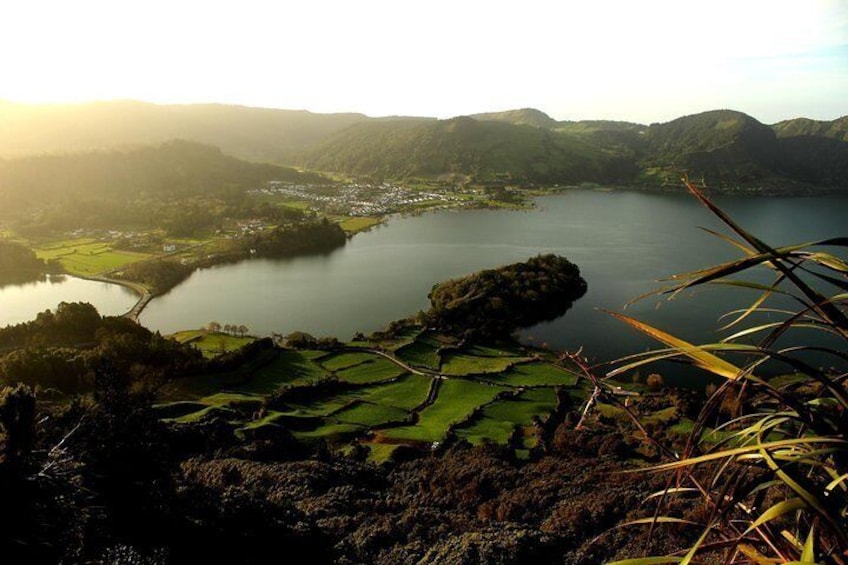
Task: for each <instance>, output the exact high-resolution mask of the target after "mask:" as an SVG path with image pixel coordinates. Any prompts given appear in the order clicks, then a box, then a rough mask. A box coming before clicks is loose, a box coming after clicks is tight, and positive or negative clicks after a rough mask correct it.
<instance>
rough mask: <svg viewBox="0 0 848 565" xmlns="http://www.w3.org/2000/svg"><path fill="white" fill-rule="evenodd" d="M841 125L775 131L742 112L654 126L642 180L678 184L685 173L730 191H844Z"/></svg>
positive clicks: (847, 180) (806, 123) (846, 147)
mask: <svg viewBox="0 0 848 565" xmlns="http://www.w3.org/2000/svg"><path fill="white" fill-rule="evenodd" d="M839 122H840V120H836V121H835V122H812V121H811V120H793V121H792V122H791V123H790V122H783V125H782V126H780V125H778V126H775V128H774V129H773V128H771V127H769V126H766V125H764V124H762V123H760V122H758V121H757V120H755V119H754V118H752V117H750V116H748V115H746V114H743V113H741V112H735V111H732V110H715V111H711V112H703V113H700V114H695V115H692V116H685V117H682V118H678V119H676V120H673V121H671V122H668V123H665V124H653V125H651V126H650V127H649V128H648V129H647V130H646V131H645V134H644V137H645V141H646V154H645V157H644V158H643V159H642V160H641V163H640V164H641V166H642V169H643V180H645V181H646V182H647V183H648V184H650V183H656V182H667V181H668V180H669V178H670V177H671V182H673V183H676V182H677V180H676V177H677V171H681V170H682V171H687V172H688V174H689V176H690V177H691V178H692V179H693V180H695V179H697V180H703V181H704V182H705V183H706V184H707V185H708V186H710V187H713V188H720V189H725V190H734V189H744V190H751V189H757V190H762V189H765V190H769V191H784V190H796V191H797V190H812V188H813V187H816V186H818V187H838V188H845V187H846V186H848V143H845V142H844V141H842V140H840V139H839V133H838V131H839ZM816 124H818V125H816ZM776 132H780V137H778V133H776ZM793 132H795V133H796V134H797V135H792V133H793Z"/></svg>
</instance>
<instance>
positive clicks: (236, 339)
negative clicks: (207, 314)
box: [170, 330, 256, 359]
mask: <svg viewBox="0 0 848 565" xmlns="http://www.w3.org/2000/svg"><path fill="white" fill-rule="evenodd" d="M170 337H171V338H172V339H175V340H176V341H178V342H180V343H190V344H192V345H193V346H194V347H196V348H197V349H199V350H200V351H201V353H203V356H204V357H206V358H207V359H211V358H213V357H217V356H218V355H222V354H224V353H228V352H230V351H235V350H237V349H239V348H241V347H243V346H245V345H247V344H248V343H250V342H252V341H255V340H256V338H255V337H251V336H244V337H242V336H235V335H230V334H226V333H222V332H210V331H207V330H185V331H181V332H177V333H175V334H173V335H171V336H170Z"/></svg>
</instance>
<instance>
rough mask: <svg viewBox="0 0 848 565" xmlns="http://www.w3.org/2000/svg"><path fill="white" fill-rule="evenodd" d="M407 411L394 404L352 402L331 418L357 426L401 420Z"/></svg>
mask: <svg viewBox="0 0 848 565" xmlns="http://www.w3.org/2000/svg"><path fill="white" fill-rule="evenodd" d="M408 415H409V413H408V412H407V411H406V410H403V409H401V408H395V407H394V406H383V405H381V404H372V403H370V402H353V403H351V404H350V405H349V406H346V407H345V408H344V409H342V410H339V411H338V412H336V413H335V414H333V419H335V420H338V421H339V422H345V423H348V424H356V425H359V426H366V427H372V426H378V425H381V424H385V423H387V422H402V421H404V420H406V418H407V416H408Z"/></svg>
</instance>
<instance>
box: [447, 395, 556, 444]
mask: <svg viewBox="0 0 848 565" xmlns="http://www.w3.org/2000/svg"><path fill="white" fill-rule="evenodd" d="M556 403H557V399H556V392H555V391H554V389H552V388H540V389H532V390H526V391H524V392H522V393H521V394H519V395H518V396H517V397H514V398H505V399H502V400H496V401H495V402H493V403H491V404H489V405H488V406H486V407H485V408H484V409H483V413H482V416H481V417H480V419H478V420H475V421H474V422H471V423H469V425H468V426H463V427H462V428H460V429H457V430H456V435H457V436H458V437H460V438H464V439H467V440H468V441H469V442H471V443H472V444H473V445H479V444H481V443H483V442H484V441H486V440H489V441H493V442H495V443H500V444H503V443H506V442H507V441H508V440H509V438H510V436H511V435H512V433H513V430H515V428H516V427H517V426H519V427H523V426H530V425H531V424H532V422H533V418H534V417H538V418H545V417H546V416H547V415H548V414H550V413H551V411H552V410H553V409H554V408H556Z"/></svg>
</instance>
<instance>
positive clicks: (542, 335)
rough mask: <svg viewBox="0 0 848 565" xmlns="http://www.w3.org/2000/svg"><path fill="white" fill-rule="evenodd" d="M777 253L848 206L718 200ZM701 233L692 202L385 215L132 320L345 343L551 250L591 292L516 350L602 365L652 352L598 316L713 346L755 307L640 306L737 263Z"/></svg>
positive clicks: (596, 193) (714, 295) (840, 228)
mask: <svg viewBox="0 0 848 565" xmlns="http://www.w3.org/2000/svg"><path fill="white" fill-rule="evenodd" d="M717 201H718V202H719V204H720V205H721V206H723V207H724V208H725V209H726V211H727V212H729V213H730V214H731V215H732V216H733V217H734V218H736V219H737V220H738V221H739V222H740V223H741V224H742V225H743V226H745V227H746V228H747V229H749V230H750V231H751V232H753V233H754V234H756V235H758V236H759V237H761V238H762V239H764V240H765V241H767V242H769V243H770V244H772V245H781V244H788V243H796V242H803V241H809V240H814V239H821V238H825V237H832V236H836V235H841V234H844V233H845V231H846V230H845V228H846V221H845V216H844V211H845V210H848V206H846V205H848V197H846V196H822V197H810V198H806V197H805V198H771V197H718V198H717ZM698 226H704V227H708V228H710V229H721V226H720V225H719V223H718V222H717V221H716V220H715V219H714V218H713V217H712V216H711V215H710V214H709V213H708V212H707V211H706V210H705V209H704V208H703V207H701V206H700V205H699V204H697V203H696V202H695V201H694V200H693V199H692V198H691V197H690V196H688V195H685V194H656V193H642V192H630V191H600V190H569V191H566V192H564V193H561V194H557V195H552V196H546V197H541V198H539V199H537V201H536V206H535V208H534V209H532V210H528V211H514V210H466V211H439V212H433V213H425V214H423V215H420V216H413V217H397V218H392V219H391V220H390V221H389V222H388V223H387V224H386V225H383V226H381V227H378V228H376V229H373V230H372V231H370V232H366V233H362V234H359V235H357V236H355V237H354V238H353V239H352V240H351V241H350V242H349V243H348V244H347V245H346V246H345V247H343V248H340V249H338V250H336V251H334V252H332V253H330V254H327V255H321V256H311V257H299V258H294V259H286V260H249V261H245V262H242V263H239V264H235V265H225V266H219V267H214V268H211V269H205V270H201V271H197V272H195V273H194V274H193V275H192V276H191V277H190V278H189V279H188V280H186V281H185V282H184V283H182V284H181V285H179V286H178V287H176V288H175V289H173V290H172V291H171V292H170V293H168V294H166V295H164V296H161V297H158V298H156V299H154V300H153V301H152V302H151V303H150V304H149V306H148V307H147V309H146V310H145V311H144V312H143V313H142V315H141V317H140V321H141V323H142V324H144V325H146V326H148V327H149V328H151V329H154V330H159V331H161V332H162V333H171V332H174V331H177V330H180V329H187V328H198V327H202V326H204V325H206V324H207V323H208V322H210V321H217V322H220V323H222V324H226V323H232V324H245V325H247V326H248V327H249V328H250V330H251V332H253V333H255V334H258V335H268V334H270V333H272V332H277V333H282V334H285V333H288V332H291V331H294V330H301V331H306V332H309V333H312V334H314V335H317V336H325V335H332V336H337V337H339V338H340V339H348V338H350V337H351V336H352V334H353V333H354V332H356V331H362V332H365V333H367V332H370V331H373V330H377V329H381V328H383V327H384V326H385V325H386V324H387V323H388V322H390V321H392V320H396V319H399V318H403V317H406V316H409V315H411V314H413V313H415V312H416V311H418V310H422V309H426V308H427V307H428V304H429V303H428V300H427V293H428V292H429V290H430V289H431V288H432V286H433V285H434V284H435V283H437V282H439V281H442V280H445V279H448V278H452V277H457V276H461V275H464V274H468V273H471V272H474V271H477V270H480V269H484V268H492V267H496V266H498V265H503V264H507V263H512V262H515V261H521V260H525V259H527V258H528V257H531V256H534V255H537V254H539V253H557V254H560V255H563V256H565V257H567V258H568V259H569V260H571V261H572V262H574V263H576V264H577V265H578V266H579V267H580V269H581V272H582V274H583V276H584V278H585V279H586V280H587V282H588V285H589V291H588V292H587V294H586V296H584V297H583V298H582V299H580V300H579V301H578V302H577V303H576V304H575V306H574V307H573V308H572V309H571V310H570V311H569V312H568V313H567V314H566V315H565V316H563V317H561V318H559V319H557V320H555V321H553V322H550V323H546V324H541V325H539V326H536V327H534V328H529V329H527V330H524V331H522V332H521V336H522V338H523V339H524V340H527V341H530V342H533V343H536V344H539V345H541V344H547V345H549V346H550V347H553V348H557V349H570V350H575V349H577V348H580V347H582V348H583V353H584V354H585V355H587V356H589V357H590V358H592V359H597V360H609V359H613V358H616V357H620V356H623V355H627V354H630V353H634V352H636V351H641V350H644V349H645V348H647V347H649V346H651V345H652V344H651V342H650V341H649V340H647V339H646V338H643V337H641V336H640V335H638V334H636V333H635V332H634V331H633V330H631V329H630V328H628V327H626V326H625V325H624V324H622V323H621V322H618V321H616V320H614V319H612V317H611V316H610V315H609V314H607V313H605V312H603V311H602V310H613V311H624V312H625V313H627V314H628V315H631V316H634V317H637V318H639V319H642V320H645V321H647V322H649V323H652V324H655V325H657V326H658V327H661V328H663V329H666V330H668V331H671V332H673V333H675V334H677V335H679V336H680V337H683V338H685V339H688V340H691V341H696V342H697V341H714V340H716V339H718V337H720V335H719V334H716V332H715V328H716V327H718V325H719V324H718V320H719V316H720V315H721V314H722V313H724V312H726V311H729V310H732V309H734V308H738V307H742V306H744V305H745V304H747V303H748V301H750V300H753V299H754V298H755V294H753V293H750V294H749V293H746V292H745V291H740V290H738V289H737V290H733V291H730V290H729V289H719V288H711V289H706V290H703V291H698V292H696V293H695V296H688V295H684V296H680V297H678V298H677V299H675V300H673V301H671V302H669V301H666V300H664V299H662V300H658V299H655V298H654V299H647V300H643V301H640V302H637V303H636V304H634V305H631V306H629V307H626V309H625V305H626V304H627V303H628V302H629V301H631V300H632V299H634V298H635V297H637V296H639V295H641V294H643V293H645V292H648V291H650V290H652V289H655V288H657V287H658V286H659V283H658V282H657V279H660V278H663V277H667V276H669V275H672V274H674V273H680V272H684V271H688V270H691V269H695V268H699V267H704V266H708V265H711V264H714V263H716V262H718V261H723V260H727V259H730V258H733V257H736V256H738V250H736V249H735V248H733V247H731V246H729V245H728V244H727V243H725V242H722V241H720V240H718V239H717V238H716V237H714V236H712V235H710V234H708V233H706V232H705V231H703V230H699V229H698Z"/></svg>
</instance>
